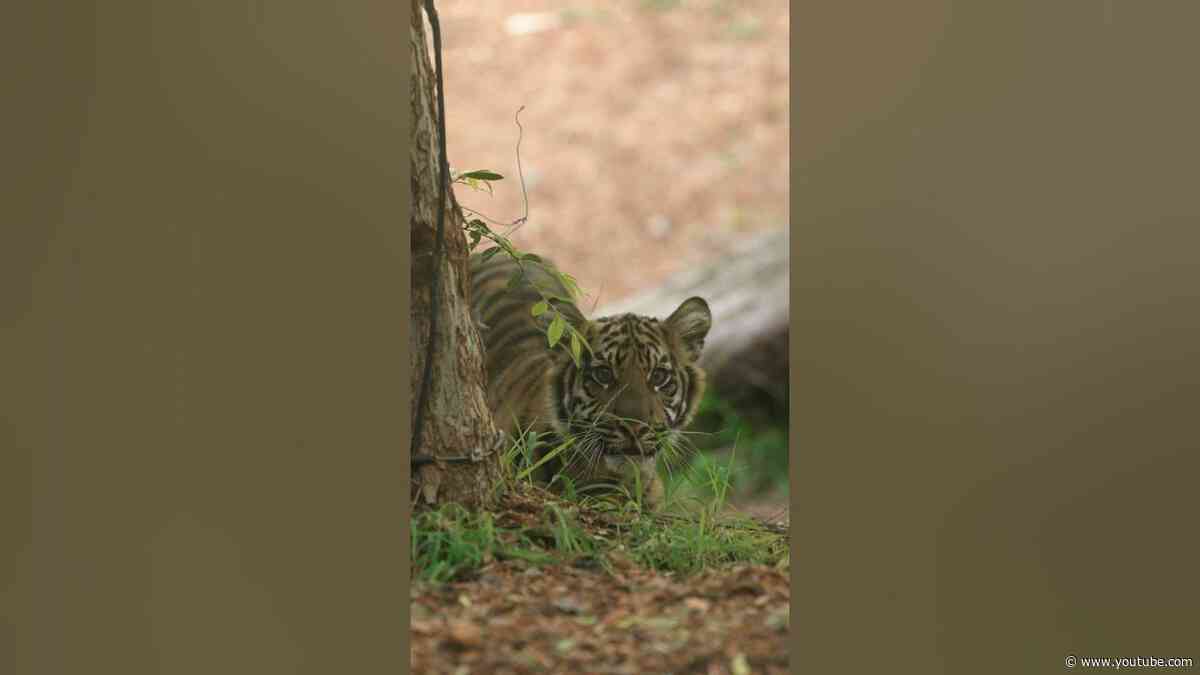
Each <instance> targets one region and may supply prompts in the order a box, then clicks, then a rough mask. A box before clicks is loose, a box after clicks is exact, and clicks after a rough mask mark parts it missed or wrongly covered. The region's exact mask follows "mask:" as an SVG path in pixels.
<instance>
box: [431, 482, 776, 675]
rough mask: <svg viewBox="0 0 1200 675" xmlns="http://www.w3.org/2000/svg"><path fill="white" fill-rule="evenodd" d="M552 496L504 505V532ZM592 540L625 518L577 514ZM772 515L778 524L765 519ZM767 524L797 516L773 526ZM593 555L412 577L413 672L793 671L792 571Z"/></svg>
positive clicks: (528, 523)
mask: <svg viewBox="0 0 1200 675" xmlns="http://www.w3.org/2000/svg"><path fill="white" fill-rule="evenodd" d="M548 501H557V498H554V497H552V496H550V495H549V494H548V493H546V492H545V491H543V490H541V489H539V488H536V487H531V486H525V485H524V484H521V485H520V486H517V487H515V488H514V489H513V490H511V491H510V492H508V493H507V494H505V495H504V496H503V497H502V498H501V500H500V503H499V504H497V506H496V508H495V509H494V510H493V514H494V516H495V522H496V525H497V526H498V527H501V528H530V527H536V526H537V525H538V523H539V522H540V519H541V514H542V513H543V511H544V509H545V507H546V504H547V502H548ZM574 512H575V514H576V516H577V522H578V524H579V526H581V527H582V528H584V529H585V530H586V531H588V532H589V534H591V535H596V534H600V533H609V534H611V532H612V529H613V527H614V524H615V522H616V521H614V520H613V518H614V516H612V515H610V514H606V513H604V512H601V511H595V510H593V509H590V508H583V507H579V508H577V509H574ZM763 520H765V521H769V520H770V519H763ZM764 525H765V526H767V527H768V528H771V527H772V526H781V527H782V529H783V530H784V532H785V536H786V522H785V523H782V524H777V523H771V522H764ZM605 555H606V558H607V560H608V562H609V565H610V569H607V570H606V569H604V568H602V567H600V566H599V565H597V564H596V563H595V561H594V559H592V560H588V559H586V558H581V559H579V562H577V563H575V564H567V563H564V564H557V565H550V566H537V565H532V564H529V563H526V562H523V561H520V560H511V559H493V560H491V561H490V562H488V563H486V564H485V565H484V566H483V567H481V568H480V569H479V570H477V571H476V572H475V573H473V574H472V575H471V576H470V578H469V579H468V580H465V581H459V582H456V583H449V584H443V585H435V584H429V583H424V582H418V581H414V582H413V587H412V591H411V602H410V610H411V615H410V633H409V636H410V644H411V657H410V658H411V666H412V671H413V672H414V673H614V674H616V673H629V674H635V673H636V674H639V675H640V674H642V673H734V674H737V675H743V674H745V673H785V672H788V656H789V653H788V652H789V650H788V628H789V625H790V608H791V603H790V590H791V580H790V577H789V576H788V575H789V572H788V570H787V566H786V565H783V566H782V567H781V568H778V569H777V568H775V567H768V566H762V565H744V564H743V565H731V566H727V567H722V568H715V569H709V570H705V571H703V572H701V573H699V574H696V575H693V576H690V577H686V578H679V577H677V576H676V575H673V574H670V573H661V572H656V571H653V570H650V569H646V568H643V567H640V566H637V565H635V564H634V563H633V561H632V560H631V559H629V558H628V557H627V556H625V555H624V554H623V553H621V552H619V551H616V552H614V551H608V552H607V553H606V554H605Z"/></svg>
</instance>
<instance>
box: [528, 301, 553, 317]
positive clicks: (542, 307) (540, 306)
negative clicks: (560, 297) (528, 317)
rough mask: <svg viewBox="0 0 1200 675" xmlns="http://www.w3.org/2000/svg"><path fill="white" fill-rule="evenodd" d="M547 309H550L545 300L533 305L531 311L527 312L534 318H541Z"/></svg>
mask: <svg viewBox="0 0 1200 675" xmlns="http://www.w3.org/2000/svg"><path fill="white" fill-rule="evenodd" d="M547 309H550V305H549V303H547V302H546V301H545V300H541V301H539V302H538V303H537V304H535V305H534V306H533V309H531V310H529V312H530V313H531V314H533V315H534V316H541V315H543V314H545V313H546V310H547Z"/></svg>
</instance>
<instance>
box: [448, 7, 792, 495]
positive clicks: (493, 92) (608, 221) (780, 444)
mask: <svg viewBox="0 0 1200 675" xmlns="http://www.w3.org/2000/svg"><path fill="white" fill-rule="evenodd" d="M438 8H439V13H440V16H441V22H442V33H443V45H444V52H443V59H444V63H445V70H446V72H445V95H446V107H447V115H446V117H447V120H446V123H447V146H448V148H447V149H448V153H449V158H450V162H451V165H452V166H453V168H454V169H455V170H456V171H460V172H461V171H468V170H475V169H490V170H493V171H496V172H498V173H500V174H502V175H504V177H505V178H504V180H502V181H499V182H496V183H494V184H493V188H494V192H493V193H492V194H488V193H487V192H479V191H475V190H472V189H471V188H469V187H466V186H463V185H457V186H456V196H457V197H458V199H459V202H460V204H462V205H463V206H464V207H466V208H469V209H472V210H475V211H477V212H479V213H481V214H484V215H486V216H487V217H488V218H489V219H492V220H494V221H499V222H501V223H511V222H513V221H515V220H517V219H518V218H520V217H521V216H522V215H524V213H525V207H524V199H523V196H522V190H521V183H520V179H519V173H518V167H517V153H516V146H517V141H518V127H517V125H516V124H515V122H514V115H515V114H516V112H517V110H518V109H519V108H521V107H522V106H524V109H523V110H522V111H521V113H520V122H521V125H522V126H523V127H524V132H523V137H522V138H521V146H520V162H521V168H522V170H523V171H522V172H521V173H523V175H524V179H525V187H526V190H527V192H528V221H527V222H525V223H524V224H523V225H521V226H519V227H518V228H516V229H515V230H513V231H512V232H511V234H510V236H511V238H512V240H513V242H514V244H516V246H517V247H518V248H519V249H521V250H527V251H531V252H536V253H539V254H542V255H545V256H546V257H548V258H549V259H551V260H553V261H554V262H555V263H556V264H557V265H558V266H559V267H560V268H562V269H563V270H564V271H567V272H569V273H570V274H572V275H573V276H575V277H576V278H577V279H578V280H579V283H580V286H581V287H582V288H583V290H584V292H585V295H586V297H585V300H584V305H585V306H584V311H585V313H589V314H598V313H608V312H607V310H608V309H611V308H617V307H619V308H622V309H628V308H630V307H633V306H639V307H640V306H644V305H645V302H642V301H643V300H644V301H646V302H650V303H651V304H652V305H653V302H654V301H653V300H652V299H651V298H652V296H653V295H654V294H655V291H656V290H659V291H660V292H661V289H663V287H664V284H667V285H669V284H671V283H672V280H674V281H675V282H676V283H675V286H676V288H677V290H679V291H680V292H682V291H683V290H685V287H686V286H688V285H689V282H688V281H687V280H686V279H687V278H688V275H689V274H690V275H692V279H693V281H694V280H695V279H696V278H697V277H696V275H703V274H705V273H704V272H703V270H709V271H710V272H709V273H708V276H709V277H710V278H709V281H708V282H707V283H708V286H707V287H706V290H705V291H704V292H705V293H707V294H708V295H711V294H712V293H711V289H712V284H714V283H715V284H717V285H722V284H724V285H734V284H737V285H739V286H741V288H740V290H739V297H741V298H742V299H740V300H736V301H735V300H729V302H726V303H722V302H721V300H720V298H716V299H715V300H716V302H714V298H712V297H709V299H710V304H714V307H713V309H714V315H715V320H716V326H715V327H714V331H717V329H718V328H722V329H725V328H729V327H731V326H732V325H733V324H735V323H741V321H740V319H737V318H735V317H740V316H742V315H743V314H744V312H745V311H746V307H747V306H748V303H749V305H753V304H755V303H757V302H759V301H761V300H766V299H770V300H773V301H774V305H775V306H777V307H778V306H782V312H783V315H784V318H783V325H782V330H783V334H782V335H779V334H778V333H779V330H778V329H779V326H775V329H773V330H772V331H771V332H774V333H776V334H775V335H770V336H766V335H764V336H761V337H762V338H763V339H762V340H758V341H757V344H755V345H753V350H752V352H753V357H752V356H751V355H748V354H745V353H741V354H732V355H728V356H727V358H725V359H724V360H723V362H722V363H721V364H716V363H713V364H709V365H710V368H718V367H719V369H721V370H722V371H723V372H725V373H726V375H725V376H723V377H717V378H714V379H715V380H716V384H714V386H713V387H712V392H711V394H710V396H709V397H708V398H707V399H706V401H705V403H704V408H703V412H702V414H701V416H700V419H699V420H698V421H697V425H696V428H697V429H698V430H701V431H703V432H704V433H702V434H698V435H696V436H695V438H694V440H696V442H697V445H698V446H700V447H701V448H703V449H705V450H706V452H704V453H702V454H701V456H700V458H699V460H698V463H700V464H703V463H705V462H712V461H717V462H721V463H723V464H722V465H723V466H732V469H733V476H732V480H733V482H734V484H735V488H736V494H737V496H738V498H739V499H744V500H750V501H763V500H766V501H770V500H772V499H777V498H781V497H782V496H783V495H785V494H786V489H787V485H786V482H787V478H786V476H787V471H786V466H787V452H788V448H787V441H786V438H787V434H786V429H787V400H786V399H787V346H786V345H787V342H786V323H787V322H786V313H787V304H786V303H787V297H786V296H787V289H786V265H787V261H786V257H785V258H784V259H783V260H782V265H783V268H782V269H783V285H782V286H781V285H780V284H779V283H777V281H778V280H777V279H766V280H763V279H755V278H752V277H750V278H747V277H746V276H745V275H741V276H739V277H737V279H729V280H724V281H723V280H722V278H721V277H720V274H719V273H717V275H716V278H715V279H714V278H711V277H712V275H713V273H712V272H711V271H712V270H714V269H721V268H722V266H724V265H727V264H730V263H731V262H733V261H734V260H736V259H737V258H739V257H743V258H745V257H747V256H749V255H751V253H748V252H749V251H752V250H753V248H752V245H753V242H755V241H758V242H760V243H759V244H758V249H763V248H764V244H763V243H762V242H764V237H767V238H768V239H769V238H770V237H772V236H776V237H777V236H786V235H784V234H782V233H784V232H786V228H787V225H788V210H789V166H788V145H789V98H788V96H789V91H788V67H789V64H788V23H789V8H788V3H787V2H784V1H779V0H749V1H745V0H744V1H741V2H732V1H731V0H615V1H613V0H607V1H605V2H584V1H580V2H551V1H549V0H493V1H490V2H468V1H466V0H445V1H443V2H439V3H438ZM492 227H493V228H494V229H496V230H497V231H501V232H503V231H507V230H508V229H509V228H504V227H501V226H497V225H496V224H495V223H492ZM772 233H775V234H772ZM779 241H780V240H779V239H778V238H776V239H775V240H774V242H775V243H774V245H773V246H774V248H779ZM748 246H751V248H747V247H748ZM766 246H767V247H772V243H771V242H767V243H766ZM783 248H784V249H785V250H786V244H785V243H784V244H783ZM778 262H779V261H776V264H777V265H778ZM680 275H683V277H681V276H680ZM681 279H683V280H682V281H681ZM734 290H735V289H728V291H729V292H730V293H733V291H734ZM725 292H726V290H725V289H722V290H721V291H720V293H721V294H724V293H725ZM747 294H748V295H749V299H748V300H747V299H746V298H745V297H744V296H747ZM708 295H706V297H708ZM768 295H769V296H770V297H769V298H767V296H768ZM684 297H686V296H682V295H681V296H678V297H675V296H673V295H672V294H671V293H663V297H662V299H661V301H662V302H670V303H673V304H678V303H679V302H680V301H682V300H683V299H684ZM639 298H640V299H641V300H639ZM630 303H634V304H633V305H631V304H630ZM639 303H640V304H639ZM717 305H720V306H717ZM739 308H740V309H739ZM723 318H724V319H725V320H724V321H722V319H723ZM775 323H778V321H776V322H775ZM764 330H767V329H765V328H764ZM712 337H713V339H718V337H717V336H716V335H714V336H712ZM742 342H745V340H742ZM747 346H748V345H746V344H742V345H741V351H743V352H744V351H745V348H746V347H747ZM747 359H752V360H754V361H755V362H754V363H753V364H751V366H752V367H746V364H747ZM729 363H737V364H738V365H739V367H738V368H737V369H732V368H728V367H725V366H727V365H728V364H729ZM738 372H741V373H743V374H745V373H751V374H752V376H751V377H749V378H746V377H741V378H739V377H736V376H731V375H729V373H738ZM735 446H736V448H737V452H736V458H735V459H733V461H732V465H731V464H730V458H731V457H732V456H733V455H731V452H732V450H733V448H734V447H735ZM777 505H778V504H777ZM780 508H782V509H783V510H784V511H786V505H782V506H780ZM775 510H776V511H778V510H779V509H775ZM784 517H786V516H784Z"/></svg>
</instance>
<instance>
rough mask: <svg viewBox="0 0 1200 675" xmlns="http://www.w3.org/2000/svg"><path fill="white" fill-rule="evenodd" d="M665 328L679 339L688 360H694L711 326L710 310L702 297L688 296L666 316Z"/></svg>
mask: <svg viewBox="0 0 1200 675" xmlns="http://www.w3.org/2000/svg"><path fill="white" fill-rule="evenodd" d="M667 328H668V329H669V330H670V331H671V332H672V333H673V334H674V335H675V336H676V337H677V338H678V339H679V344H680V345H681V346H682V347H683V349H684V356H685V357H686V358H687V359H688V361H691V362H695V361H696V359H699V358H700V352H701V351H703V349H704V338H705V337H706V336H708V330H709V329H710V328H712V312H710V311H709V309H708V303H707V302H705V301H704V298H698V297H695V298H688V299H687V300H684V301H683V304H681V305H679V309H676V310H675V312H674V313H672V314H671V316H670V317H668V318H667Z"/></svg>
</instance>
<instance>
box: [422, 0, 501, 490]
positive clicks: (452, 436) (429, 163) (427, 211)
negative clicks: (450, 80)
mask: <svg viewBox="0 0 1200 675" xmlns="http://www.w3.org/2000/svg"><path fill="white" fill-rule="evenodd" d="M422 4H423V3H422V2H421V1H420V0H412V23H411V26H410V33H411V45H412V57H413V70H412V84H411V100H412V115H413V117H412V119H413V126H412V138H411V141H412V143H411V150H410V161H411V163H412V212H411V217H410V221H409V224H410V226H411V241H410V247H411V250H412V272H411V274H412V305H411V317H410V319H411V329H410V331H411V332H410V336H411V337H410V340H409V363H410V364H411V365H412V375H411V381H410V388H411V392H412V408H411V409H410V411H409V412H410V415H411V417H410V419H413V420H415V418H416V412H417V406H418V405H419V393H420V390H421V380H422V375H423V370H424V367H425V358H426V350H427V348H428V342H429V339H430V336H429V325H430V310H431V309H432V298H431V295H432V292H431V291H432V289H431V282H432V278H433V273H434V268H435V261H434V260H433V257H434V256H433V254H434V249H435V243H436V238H437V237H436V231H437V214H438V208H439V207H440V204H439V201H438V200H439V189H438V187H439V183H438V181H439V180H443V178H442V176H441V171H440V169H439V166H440V158H439V156H438V152H439V150H438V147H439V142H438V135H437V134H438V127H437V116H436V111H437V99H436V89H435V79H434V77H435V76H434V71H433V66H432V64H431V62H430V50H429V46H428V45H429V41H428V40H427V37H426V30H425V21H424V18H423V17H424V12H423V10H422ZM444 84H445V83H443V85H444ZM462 223H463V218H462V212H461V211H460V210H459V207H458V204H457V202H456V201H455V200H454V195H453V192H452V191H450V190H449V189H448V188H447V204H446V214H445V224H444V237H445V241H444V249H443V255H442V258H441V260H439V261H436V268H437V270H438V273H439V274H440V275H441V290H440V292H439V295H440V297H439V298H438V312H439V314H438V326H437V335H435V336H433V340H434V343H435V345H434V349H435V351H434V356H433V366H432V370H431V378H430V382H429V392H428V401H427V403H426V406H425V410H424V415H423V425H422V426H423V431H422V438H421V447H419V448H412V453H413V455H414V456H416V455H426V456H430V457H433V458H437V459H435V461H432V462H426V463H421V464H415V465H414V466H413V484H412V491H411V493H410V498H412V499H413V504H414V506H415V505H417V504H418V503H419V502H420V501H421V498H422V497H423V498H424V501H425V502H426V503H434V502H437V503H441V502H457V503H460V504H463V505H466V506H471V507H479V506H487V505H488V504H489V503H490V502H491V500H492V498H493V496H494V494H493V493H494V488H495V487H496V486H497V485H498V484H499V480H500V467H499V461H498V459H499V456H498V453H495V452H494V451H495V450H496V449H497V446H498V433H497V431H496V427H495V425H494V424H493V421H492V414H491V412H490V411H489V410H488V407H487V402H486V398H485V396H484V389H483V387H484V385H483V383H484V365H483V364H484V360H483V343H482V341H481V340H480V338H479V334H478V332H477V330H476V328H475V324H474V323H473V322H472V321H471V316H470V311H469V305H468V304H467V301H466V294H467V287H468V281H469V280H468V278H467V242H466V238H465V237H464V236H463V231H462ZM480 454H482V456H483V457H482V460H478V459H477V461H452V462H446V461H442V459H440V458H454V457H459V458H461V457H472V456H475V457H476V458H478V457H479V455H480Z"/></svg>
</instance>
